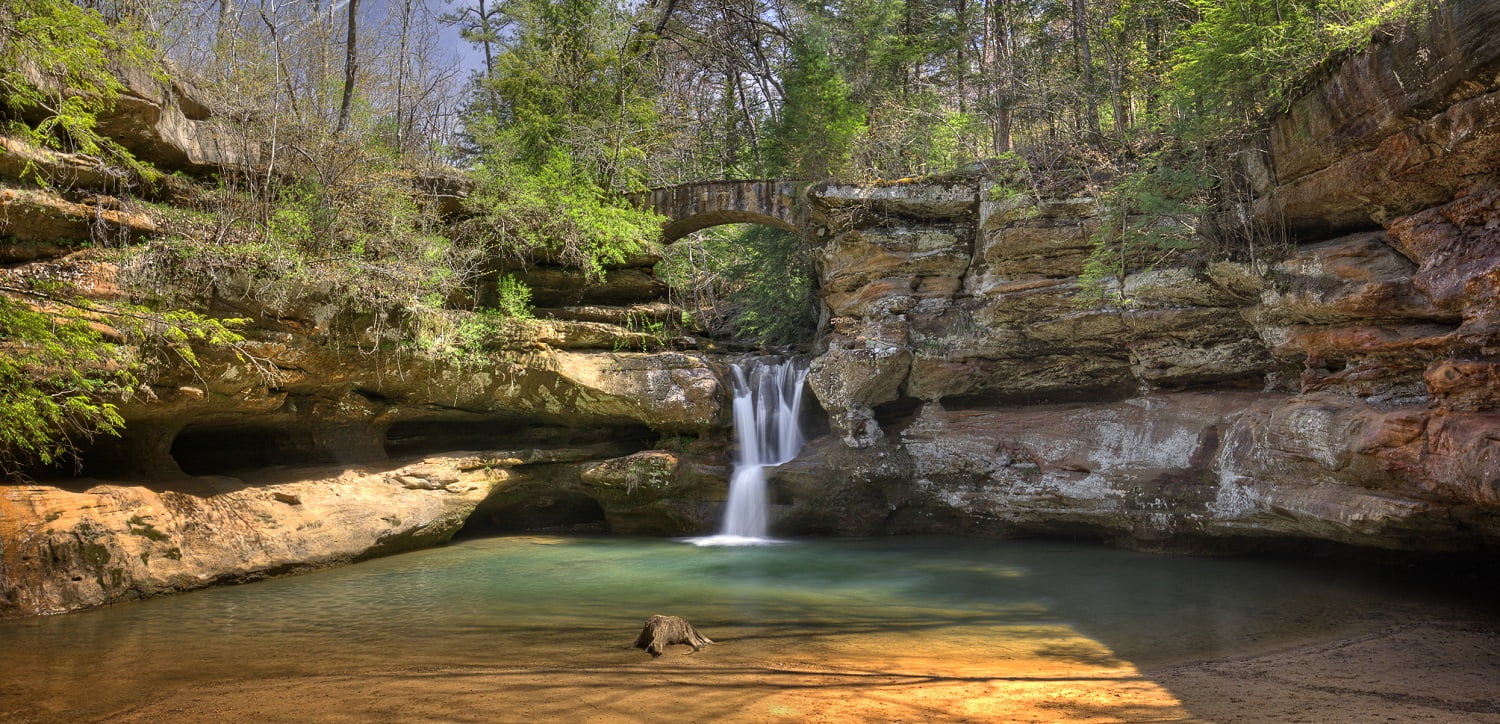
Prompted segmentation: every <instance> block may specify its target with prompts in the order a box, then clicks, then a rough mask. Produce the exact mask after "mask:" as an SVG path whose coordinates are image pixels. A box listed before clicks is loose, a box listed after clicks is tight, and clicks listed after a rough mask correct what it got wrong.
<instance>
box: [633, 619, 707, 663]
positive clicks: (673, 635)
mask: <svg viewBox="0 0 1500 724" xmlns="http://www.w3.org/2000/svg"><path fill="white" fill-rule="evenodd" d="M711 643H713V641H710V640H709V638H708V637H707V636H704V635H703V634H700V633H698V630H697V629H695V628H693V625H692V624H690V623H688V622H687V621H685V620H683V619H681V618H678V617H676V616H652V617H651V618H648V619H646V625H645V627H643V628H642V629H641V635H640V636H637V637H636V639H635V644H634V645H635V647H636V648H638V649H645V650H646V653H648V654H651V656H653V657H656V656H661V652H662V649H665V648H666V647H668V646H671V645H672V644H686V645H688V646H691V647H693V650H694V651H697V650H699V649H702V648H703V647H704V646H707V645H709V644H711Z"/></svg>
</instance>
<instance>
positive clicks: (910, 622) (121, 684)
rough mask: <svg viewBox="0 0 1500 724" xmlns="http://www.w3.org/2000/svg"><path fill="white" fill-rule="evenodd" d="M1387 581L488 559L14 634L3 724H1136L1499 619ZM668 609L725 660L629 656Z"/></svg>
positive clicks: (145, 605)
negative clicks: (1193, 667) (1091, 716)
mask: <svg viewBox="0 0 1500 724" xmlns="http://www.w3.org/2000/svg"><path fill="white" fill-rule="evenodd" d="M1389 573H1390V572H1389V571H1384V572H1382V571H1378V570H1376V571H1371V570H1368V569H1365V568H1361V567H1350V566H1349V565H1348V564H1346V563H1340V562H1327V563H1318V562H1298V563H1292V562H1286V561H1272V560H1260V559H1236V558H1226V559H1215V558H1190V557H1168V556H1158V555H1150V554H1142V553H1135V552H1130V551H1124V550H1117V549H1111V548H1105V547H1099V546H1093V545H1087V544H1078V543H1071V542H1056V541H994V540H975V539H958V538H941V537H917V538H895V539H879V540H816V541H790V542H787V543H786V544H784V545H776V546H761V547H741V548H698V547H694V546H690V545H684V544H683V543H682V542H679V541H671V540H659V539H629V538H569V537H515V538H491V539H475V540H468V541H463V542H460V543H456V544H453V545H450V546H447V547H443V548H438V549H432V550H427V551H419V552H415V553H408V554H403V555H400V556H395V557H391V558H385V559H379V560H374V561H368V562H364V563H360V564H358V565H355V566H350V567H346V568H342V569H335V570H329V571H323V572H318V573H311V574H306V575H299V576H293V577H287V578H281V579H275V580H270V581H264V582H259V583H254V584H250V585H244V586H236V587H228V588H220V589H210V590H204V591H197V592H192V593H186V594H181V595H176V596H169V597H163V598H158V599H152V600H149V601H145V602H140V603H134V604H127V605H120V606H115V607H111V608H106V609H100V610H94V611H87V612H82V613H76V614H70V615H64V616H55V617H46V618H37V619H25V620H14V621H5V622H0V652H4V655H3V657H0V674H3V675H0V720H7V719H15V720H20V721H33V720H35V721H77V720H88V719H104V718H109V719H111V720H122V719H123V720H139V721H146V720H163V719H182V718H186V719H189V720H192V719H203V718H215V716H217V715H213V714H212V712H216V711H217V712H220V714H221V715H223V716H227V717H228V718H231V719H240V718H257V719H262V720H276V719H286V720H296V719H305V720H326V721H335V720H337V721H368V720H378V719H382V718H387V719H399V720H410V719H432V718H440V719H449V720H458V721H523V720H535V719H567V720H585V719H590V718H594V719H597V720H601V721H604V720H619V719H632V718H633V717H635V715H637V714H640V712H641V711H642V707H645V708H648V709H650V708H652V707H656V706H668V705H670V703H671V701H673V700H679V699H680V698H681V697H699V696H709V697H710V698H711V699H712V701H711V702H704V704H703V706H704V707H706V708H691V707H690V708H684V709H677V710H672V711H658V710H655V709H653V711H652V714H651V715H649V716H644V717H642V718H641V720H651V721H661V720H680V721H694V720H696V721H702V720H710V719H731V720H732V719H747V720H756V721H768V720H778V718H783V719H787V720H798V719H801V718H802V715H803V714H809V713H810V712H814V711H816V712H843V714H841V715H840V716H848V717H853V718H854V719H862V718H864V719H867V718H871V717H873V718H876V719H885V718H887V717H891V718H901V717H902V716H907V717H910V716H916V715H918V714H920V712H917V713H915V714H914V713H913V712H911V711H908V710H907V709H906V708H905V707H913V706H915V707H920V708H921V710H922V711H925V712H926V714H925V715H922V716H921V718H924V719H927V720H932V719H944V718H949V717H950V716H951V717H953V718H961V717H964V716H980V717H984V716H988V715H990V714H994V713H995V710H994V709H993V707H995V706H1001V705H1002V703H997V700H993V699H994V697H995V696H996V695H997V693H996V692H999V691H1002V690H1003V691H1004V692H1009V693H1007V694H1005V696H1006V697H1009V698H1008V699H1005V701H1009V702H1010V703H1011V704H1014V703H1015V701H1016V697H1021V699H1025V700H1026V701H1030V702H1031V703H1030V704H1028V706H1033V705H1035V706H1042V705H1043V704H1044V703H1045V701H1042V703H1038V702H1037V701H1032V700H1031V699H1026V697H1032V699H1035V698H1036V697H1043V698H1044V699H1045V698H1046V697H1055V696H1058V695H1059V694H1057V692H1058V691H1059V689H1057V688H1056V687H1055V686H1053V687H1052V688H1049V686H1051V685H1049V684H1048V682H1071V683H1069V684H1067V686H1065V687H1064V689H1063V690H1064V691H1073V692H1074V693H1075V694H1077V695H1078V696H1082V695H1083V694H1078V692H1080V691H1085V690H1087V691H1094V690H1095V689H1099V690H1100V691H1106V692H1109V696H1112V697H1114V698H1113V699H1110V701H1114V702H1115V704H1118V705H1120V706H1124V707H1127V708H1125V709H1119V710H1118V712H1119V713H1121V715H1122V716H1123V717H1124V718H1140V717H1142V716H1146V715H1147V714H1149V713H1151V712H1157V713H1163V714H1169V713H1171V712H1174V711H1176V712H1179V713H1181V711H1180V710H1181V706H1182V704H1181V702H1180V701H1178V700H1177V698H1176V697H1175V695H1174V694H1173V693H1172V692H1171V691H1169V690H1167V689H1165V688H1164V687H1162V686H1161V685H1159V684H1156V683H1154V682H1152V681H1151V680H1150V679H1149V678H1147V677H1145V676H1143V674H1142V673H1141V672H1142V671H1143V670H1145V669H1149V668H1151V667H1161V666H1169V665H1174V664H1176V663H1180V662H1187V661H1201V660H1205V659H1214V658H1221V657H1226V656H1241V655H1246V654H1251V653H1255V652H1258V651H1269V650H1276V649H1285V648H1287V647H1291V646H1296V645H1299V644H1302V643H1305V642H1308V641H1324V640H1328V639H1329V638H1330V637H1332V636H1356V635H1360V634H1363V633H1366V632H1370V631H1375V630H1378V629H1381V628H1382V627H1388V626H1391V625H1396V624H1401V623H1403V622H1409V621H1411V620H1414V619H1421V620H1436V621H1445V620H1449V619H1464V620H1473V617H1475V616H1480V617H1481V618H1483V617H1484V616H1486V615H1489V614H1486V613H1485V611H1484V610H1483V607H1482V606H1480V607H1477V608H1476V607H1475V605H1474V604H1473V603H1472V602H1469V601H1467V600H1465V599H1455V598H1453V597H1451V596H1439V595H1437V594H1434V593H1431V592H1427V593H1424V592H1422V590H1421V589H1414V588H1412V587H1410V586H1407V585H1404V584H1402V583H1401V582H1399V581H1394V580H1391V579H1390V576H1389ZM656 613H664V614H672V615H678V616H682V617H684V618H687V619H688V620H689V621H691V622H692V623H693V624H694V625H695V626H697V627H698V628H699V630H701V631H702V632H703V633H705V634H706V635H708V636H709V637H711V638H713V639H715V640H716V642H717V643H716V644H715V645H714V646H710V647H708V648H707V649H705V650H704V651H703V652H701V653H698V654H688V653H687V652H688V649H687V648H686V647H681V646H678V647H672V648H671V649H669V650H668V653H667V655H665V656H663V657H662V658H660V659H655V660H653V659H650V658H648V657H647V656H646V655H645V654H643V653H642V652H640V651H637V650H635V649H631V648H629V644H630V643H631V641H632V640H633V639H634V636H635V634H636V633H637V632H638V631H639V628H640V625H641V622H642V621H643V620H644V619H645V618H646V617H647V616H649V615H652V614H656ZM913 677H915V678H913ZM1491 680H1492V681H1493V678H1491ZM1080 682H1082V683H1080ZM1057 686H1062V684H1058V685H1057ZM643 687H644V688H643ZM997 687H998V688H997ZM1018 687H1019V688H1018ZM1080 687H1082V688H1081V689H1080ZM1101 687H1102V688H1101ZM1491 688H1493V685H1492V686H1491ZM674 692H675V693H674ZM1048 692H1051V693H1048ZM1100 695H1101V696H1103V695H1104V694H1100ZM1122 696H1123V697H1124V698H1123V699H1121V698H1120V697H1122ZM830 697H831V698H830ZM934 697H936V698H934ZM1106 698H1108V697H1106ZM491 699H493V701H491ZM1048 700H1050V699H1048ZM486 701H489V702H491V703H490V704H483V702H486ZM1038 701H1041V700H1038ZM319 702H321V705H322V706H323V707H325V709H326V710H319V709H317V706H318V705H319ZM1122 702H1123V703H1122ZM501 704H503V705H504V707H503V708H500V709H494V708H486V709H485V710H484V711H471V710H469V707H476V706H478V707H481V708H484V707H492V706H499V705H501ZM871 706H876V707H884V708H877V709H875V710H869V709H868V707H871ZM308 707H312V708H308ZM580 707H582V709H580ZM716 707H717V708H716ZM850 707H855V708H853V709H850ZM861 707H864V708H861ZM891 707H896V708H895V709H892V708H891ZM974 707H981V709H980V710H977V711H976V710H975V709H974ZM984 707H989V708H984ZM1130 707H1135V708H1130ZM1174 707H1175V708H1174ZM320 711H321V714H320V713H319V712H320ZM778 711H780V712H783V713H782V714H777V712H778ZM278 712H280V715H278ZM787 712H790V713H787ZM903 712H905V713H904V714H903ZM986 712H988V713H986ZM1012 714H1015V712H1012ZM1016 715H1017V716H1020V714H1016ZM829 716H833V715H832V714H830V715H829ZM1007 716H1009V715H1007ZM1152 716H1153V717H1154V716H1155V715H1154V714H1152ZM1043 718H1046V717H1043ZM835 719H837V717H835ZM1106 719H1108V717H1106ZM829 720H834V719H829Z"/></svg>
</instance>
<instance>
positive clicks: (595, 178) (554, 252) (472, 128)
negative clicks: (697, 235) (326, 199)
mask: <svg viewBox="0 0 1500 724" xmlns="http://www.w3.org/2000/svg"><path fill="white" fill-rule="evenodd" d="M501 7H502V8H503V10H502V12H503V14H504V15H505V17H506V19H507V21H508V22H509V23H510V25H509V27H510V29H511V32H510V33H508V34H507V35H506V38H505V42H504V43H503V44H501V47H502V49H503V50H502V52H501V53H500V54H499V55H498V56H497V57H495V59H494V68H493V72H492V73H491V74H489V75H487V76H483V77H481V78H480V79H479V81H478V83H477V85H476V87H475V89H474V96H473V100H472V102H471V105H470V107H469V110H468V114H467V116H466V118H465V130H466V133H467V134H468V136H469V139H470V142H471V144H472V148H471V149H470V152H471V155H472V160H473V162H474V165H475V166H476V169H475V173H474V177H475V178H476V180H477V181H478V187H477V188H476V189H475V190H474V192H473V193H472V194H471V195H470V197H469V199H468V207H469V210H470V212H471V214H472V217H471V218H470V219H469V220H468V221H466V222H465V223H464V224H463V233H464V234H465V236H466V238H469V239H473V240H476V241H477V243H479V244H480V245H481V246H482V248H484V249H485V250H487V252H489V253H491V254H494V255H496V256H499V257H501V258H504V259H507V260H509V261H510V262H511V263H514V264H524V263H527V262H529V261H531V260H536V259H542V260H546V261H550V262H553V263H559V264H562V265H564V266H567V267H571V268H576V269H582V270H584V271H585V272H586V273H587V274H588V275H589V276H590V277H592V278H595V279H599V278H602V277H603V274H604V268H605V267H606V266H608V265H610V264H617V263H619V262H621V261H623V260H625V259H626V258H628V257H629V256H631V255H633V254H637V253H639V252H640V251H641V249H642V248H643V247H644V245H645V244H647V243H649V242H650V241H652V240H654V239H655V238H656V237H657V236H658V234H659V230H660V221H661V220H660V218H659V217H657V216H656V215H655V214H652V213H650V212H644V211H640V210H637V209H634V208H632V207H630V206H629V205H628V204H627V203H626V202H625V200H624V199H623V198H622V197H621V196H620V195H619V194H620V192H621V191H622V190H635V189H639V188H642V185H643V183H644V181H645V173H644V166H643V164H644V161H645V160H646V158H647V156H648V153H649V149H650V147H651V144H652V140H651V137H652V134H653V129H654V127H655V126H656V120H657V118H656V111H655V106H654V104H653V102H652V99H651V96H650V93H649V82H648V81H647V78H646V76H645V75H644V66H643V64H642V62H641V58H639V57H638V54H637V52H636V51H635V50H633V44H632V43H630V42H628V34H629V32H630V31H631V28H632V25H631V23H630V20H631V18H630V15H629V14H628V13H627V12H626V11H625V9H624V8H623V7H621V6H616V5H614V4H611V3H610V2H608V0H562V1H561V2H551V1H548V0H510V1H509V2H505V3H502V4H501ZM498 40H499V38H498V37H497V38H492V39H491V42H497V41H498Z"/></svg>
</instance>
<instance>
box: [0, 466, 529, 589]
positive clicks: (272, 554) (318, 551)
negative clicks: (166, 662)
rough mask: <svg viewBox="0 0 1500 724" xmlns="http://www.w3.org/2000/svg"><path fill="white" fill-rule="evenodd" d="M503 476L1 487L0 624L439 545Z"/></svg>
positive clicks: (412, 470) (437, 473)
mask: <svg viewBox="0 0 1500 724" xmlns="http://www.w3.org/2000/svg"><path fill="white" fill-rule="evenodd" d="M505 476H506V473H505V472H504V470H503V469H493V468H487V467H484V466H481V465H473V466H470V465H466V464H465V461H464V460H463V459H461V458H433V459H427V460H422V461H419V462H415V463H412V464H410V465H405V466H388V467H386V468H385V469H377V468H367V467H359V466H353V467H343V468H325V469H322V470H318V471H307V470H304V471H300V472H299V473H297V474H296V475H295V476H292V477H289V476H287V475H285V474H283V475H282V476H281V477H278V476H276V475H274V474H267V475H261V476H257V477H255V478H250V479H239V478H229V477H200V478H183V477H176V478H171V479H166V480H161V481H158V482H155V483H153V484H150V485H129V484H112V483H104V482H100V481H91V480H75V481H71V482H70V483H68V484H67V485H66V486H56V485H4V486H0V541H3V545H0V617H5V616H15V615H34V614H46V613H59V612H63V611H69V610H73V609H78V608H87V607H91V606H98V605H102V604H106V603H114V602H118V601H126V600H131V599H138V598H147V597H150V596H155V595H158V594H161V593H168V592H173V591H184V590H189V589H193V588H202V587H204V586H210V585H219V584H225V583H236V582H241V581H249V580H255V579H258V578H264V577H266V576H270V575H276V574H280V573H287V572H292V571H299V570H309V569H313V568H321V567H326V566H331V565H337V564H340V563H348V562H350V561H355V560H359V559H362V558H370V557H373V556H378V555H385V554H389V553H397V552H400V551H403V550H410V549H413V548H419V547H423V546H430V545H434V544H437V543H442V542H444V541H447V540H448V539H449V538H451V537H452V536H453V534H454V533H455V532H456V531H458V529H459V528H460V527H461V526H462V525H463V524H464V521H465V520H466V519H467V518H468V516H469V514H470V512H471V511H473V510H474V507H475V506H476V505H478V504H479V503H480V501H482V500H484V498H485V497H486V496H487V495H489V493H490V491H491V489H492V488H493V487H495V486H496V485H497V484H499V483H500V482H501V481H502V480H503V479H504V478H505Z"/></svg>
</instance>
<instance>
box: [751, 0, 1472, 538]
mask: <svg viewBox="0 0 1500 724" xmlns="http://www.w3.org/2000/svg"><path fill="white" fill-rule="evenodd" d="M1497 26H1500V8H1497V7H1495V6H1494V5H1493V4H1492V3H1482V2H1460V3H1454V4H1452V5H1451V6H1450V7H1449V8H1447V9H1446V10H1445V11H1444V12H1443V13H1440V14H1439V15H1438V16H1437V18H1436V19H1435V20H1434V21H1432V22H1430V23H1429V24H1427V25H1425V26H1423V27H1422V28H1420V29H1418V30H1414V31H1412V32H1411V33H1409V34H1408V35H1405V36H1403V37H1401V38H1397V39H1393V40H1389V41H1386V42H1381V43H1378V44H1377V45H1376V46H1375V47H1373V48H1372V49H1370V50H1369V51H1367V52H1364V53H1362V54H1359V55H1357V56H1355V57H1352V58H1349V59H1348V60H1347V61H1346V62H1344V63H1343V64H1342V65H1340V66H1338V67H1337V68H1336V69H1334V70H1333V71H1332V72H1331V73H1330V74H1329V75H1327V76H1326V77H1324V78H1323V79H1322V80H1321V81H1319V82H1318V83H1316V84H1315V85H1314V86H1312V87H1311V89H1310V90H1308V91H1307V92H1306V93H1305V94H1304V95H1303V96H1302V97H1300V98H1299V99H1298V100H1297V101H1296V102H1295V103H1293V104H1292V106H1291V109H1290V110H1289V111H1288V112H1287V113H1285V114H1284V115H1282V116H1280V117H1278V118H1277V119H1276V120H1275V122H1274V123H1273V125H1272V129H1271V133H1270V135H1269V142H1268V148H1265V149H1260V152H1258V153H1252V154H1247V155H1248V156H1250V157H1251V158H1256V159H1263V160H1266V161H1267V162H1266V163H1265V164H1264V167H1262V168H1260V169H1259V172H1260V173H1259V178H1260V188H1259V196H1258V198H1257V200H1256V202H1255V204H1254V213H1255V214H1257V215H1259V216H1260V217H1261V218H1262V220H1265V221H1272V222H1275V223H1276V224H1277V225H1284V226H1285V228H1287V229H1288V230H1289V232H1290V234H1291V238H1290V242H1291V246H1290V248H1288V249H1286V250H1285V251H1284V252H1282V253H1280V254H1278V255H1276V256H1275V258H1273V259H1272V260H1270V261H1266V260H1264V259H1260V260H1256V261H1254V262H1228V261H1202V262H1199V263H1196V264H1192V265H1186V266H1172V265H1170V264H1160V265H1156V266H1154V267H1151V268H1140V269H1137V270H1136V271H1135V272H1134V273H1132V274H1131V275H1130V276H1129V277H1128V278H1127V279H1125V281H1124V285H1123V289H1122V290H1121V291H1122V293H1123V296H1124V298H1125V300H1126V301H1125V303H1122V304H1118V305H1100V304H1096V303H1090V302H1088V301H1087V300H1084V299H1081V298H1080V281H1079V275H1080V274H1081V273H1082V271H1083V264H1084V261H1085V259H1086V257H1087V254H1088V250H1089V243H1088V237H1089V235H1090V234H1091V233H1092V232H1093V231H1094V230H1095V229H1096V228H1097V227H1098V225H1099V224H1100V223H1102V217H1103V215H1104V211H1105V210H1104V209H1102V208H1101V207H1100V205H1099V203H1098V202H1097V201H1096V200H1095V199H1092V198H1088V197H1077V196H1073V197H1065V198H1045V197H1043V198H1038V197H1036V196H1034V195H1033V196H1026V195H1022V196H1018V197H1007V198H1005V199H1003V200H999V201H993V200H990V194H989V190H990V189H989V187H988V185H987V184H988V182H986V181H983V180H981V181H977V182H976V181H971V180H962V179H959V180H954V181H950V182H946V183H933V182H929V183H920V182H919V183H907V184H890V185H884V186H877V187H873V188H861V187H851V186H844V185H839V184H825V185H823V186H820V187H817V188H814V189H813V190H812V192H811V193H810V194H809V198H810V201H811V204H812V216H813V219H814V222H815V227H814V235H815V237H816V238H820V239H823V240H825V241H824V242H823V243H822V246H821V252H820V253H821V257H820V264H821V267H820V270H821V279H822V283H823V290H822V291H823V298H824V301H825V302H826V304H827V306H828V313H829V315H830V319H829V321H828V324H827V336H826V338H825V340H824V345H825V346H826V351H825V352H824V353H823V354H822V355H820V356H819V357H818V358H817V359H816V360H815V361H814V363H813V372H812V375H811V382H812V386H813V390H814V391H815V392H816V394H817V397H818V399H819V400H820V401H821V403H822V405H823V407H824V408H825V409H826V410H827V411H828V413H829V416H830V420H831V423H832V426H833V429H834V436H833V437H834V439H827V440H822V441H819V442H817V443H815V444H814V446H812V448H810V450H809V451H808V452H807V453H806V454H805V455H804V456H803V458H802V459H800V460H798V461H796V462H795V463H793V464H791V465H788V466H787V467H786V468H785V469H783V470H782V471H781V473H780V475H779V478H778V482H779V484H780V486H781V487H782V491H783V495H782V497H783V500H789V501H790V502H789V503H788V504H787V505H785V506H784V508H783V510H782V515H783V516H784V520H785V521H786V525H788V526H791V527H804V528H809V529H815V530H820V531H827V532H834V533H845V534H870V533H877V532H883V533H891V532H914V531H932V530H944V531H954V532H963V533H975V534H984V535H1014V534H1027V533H1061V534H1086V535H1095V536H1104V537H1110V538H1115V539H1117V540H1121V541H1124V542H1128V543H1132V544H1135V545H1153V546H1154V545H1178V546H1183V545H1195V546H1196V545H1204V544H1211V545H1213V546H1215V547H1235V546H1244V545H1247V544H1256V543H1257V542H1259V541H1266V542H1274V541H1279V542H1282V543H1283V544H1285V543H1286V542H1287V541H1296V540H1308V541H1325V542H1331V543H1338V544H1350V545H1356V546H1368V547H1376V548H1397V549H1409V550H1426V551H1438V550H1484V549H1486V548H1487V546H1489V545H1491V544H1493V542H1494V541H1495V540H1496V537H1497V535H1500V517H1497V511H1500V508H1497V506H1500V487H1497V485H1500V484H1497V480H1500V467H1497V466H1500V434H1497V433H1500V413H1497V412H1496V407H1497V404H1500V388H1497V387H1496V384H1495V383H1496V379H1497V378H1496V369H1497V364H1500V362H1497V357H1496V353H1497V351H1500V344H1497V342H1500V338H1497V337H1496V331H1497V326H1496V325H1497V320H1500V316H1497V309H1496V306H1495V299H1497V292H1500V286H1497V285H1500V235H1497V231H1496V229H1497V228H1500V114H1497V113H1495V112H1494V110H1493V109H1492V108H1490V106H1492V105H1493V104H1494V103H1495V99H1496V98H1500V44H1497V43H1496V40H1495V36H1494V33H1493V32H1492V29H1493V28H1495V27H1497ZM819 483H821V484H822V486H821V488H820V487H819ZM814 491H815V492H814ZM831 501H838V504H839V505H840V506H841V508H842V509H841V510H839V511H837V512H835V511H830V510H827V509H826V506H828V505H829V504H830V502H831ZM1235 541H1238V542H1235Z"/></svg>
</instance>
